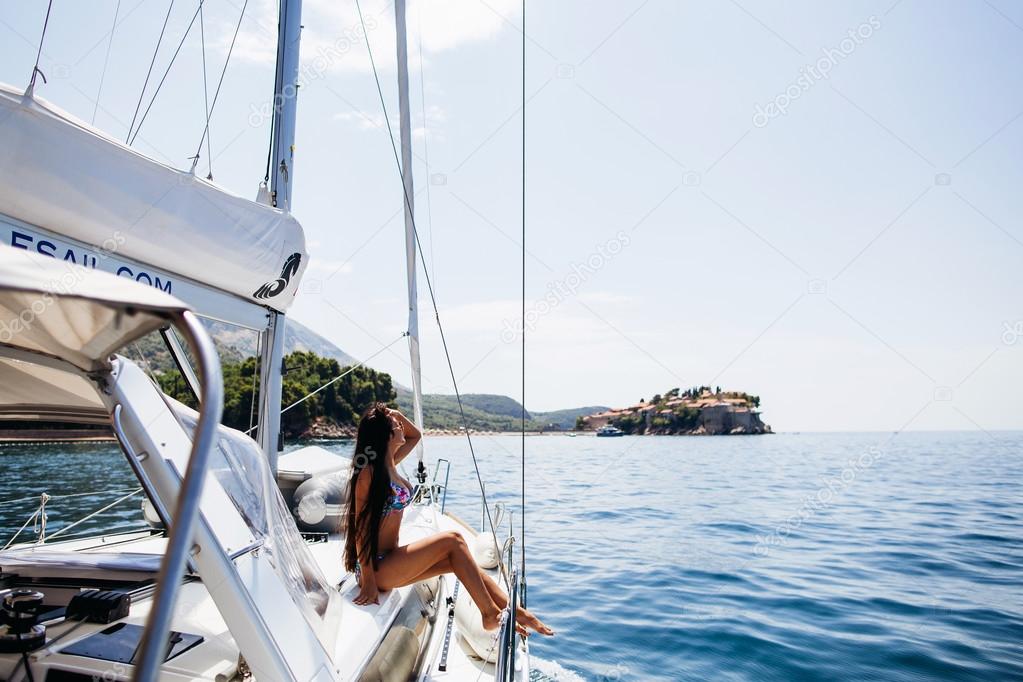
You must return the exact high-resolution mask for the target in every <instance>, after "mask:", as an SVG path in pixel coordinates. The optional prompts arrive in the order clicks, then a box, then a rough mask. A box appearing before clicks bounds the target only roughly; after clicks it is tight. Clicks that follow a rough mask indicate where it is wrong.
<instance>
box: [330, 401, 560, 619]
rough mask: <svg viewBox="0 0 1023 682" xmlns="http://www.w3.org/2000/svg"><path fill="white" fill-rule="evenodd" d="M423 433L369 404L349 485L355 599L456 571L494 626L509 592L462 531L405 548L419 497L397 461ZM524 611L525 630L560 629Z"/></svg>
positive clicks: (348, 546)
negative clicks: (409, 511)
mask: <svg viewBox="0 0 1023 682" xmlns="http://www.w3.org/2000/svg"><path fill="white" fill-rule="evenodd" d="M420 439H422V434H421V433H420V432H419V429H417V428H416V427H415V425H414V424H413V423H412V422H410V421H409V420H408V419H407V418H406V417H405V415H403V414H402V413H401V412H399V411H398V410H392V409H389V408H388V407H387V406H386V405H384V404H383V403H376V404H375V405H373V406H372V407H371V408H369V409H368V410H367V411H366V412H365V413H364V414H363V415H362V420H361V421H360V422H359V431H358V435H357V436H356V440H355V456H354V457H353V458H352V475H351V480H350V483H349V487H348V489H349V491H353V492H352V493H350V495H349V503H348V509H347V512H346V514H345V529H344V530H345V536H346V537H345V568H347V569H348V570H349V571H354V572H355V574H356V577H357V578H358V580H359V587H360V588H361V589H360V590H359V595H358V596H357V597H356V598H355V600H354V601H355V603H356V604H360V605H365V604H376V603H379V602H378V599H377V597H378V595H379V593H380V592H382V591H386V590H393V589H394V588H396V587H403V586H405V585H411V584H413V583H417V582H419V581H421V580H426V579H428V578H432V577H434V576H437V575H442V574H444V573H454V574H455V575H456V576H457V577H458V579H459V580H460V581H461V582H462V584H463V585H464V586H465V589H466V590H468V592H469V595H470V596H471V597H472V599H473V601H474V602H476V606H478V607H479V610H480V613H482V614H483V627H484V628H485V629H487V630H494V629H496V628H497V627H498V626H499V625H500V623H501V612H502V611H503V610H504V609H505V608H506V607H507V606H508V597H507V596H506V595H505V594H504V592H503V591H502V590H501V588H500V587H498V585H497V583H496V582H494V580H493V579H492V578H491V577H490V576H488V575H486V574H485V573H483V572H482V571H481V570H480V568H479V566H477V565H476V561H475V559H473V557H472V554H471V553H470V552H469V547H468V546H467V545H466V543H465V540H464V539H463V538H462V536H461V535H460V534H459V533H457V532H454V531H451V532H447V533H438V534H437V535H433V536H431V537H428V538H425V539H423V540H418V541H416V542H413V543H412V544H409V545H403V546H400V547H399V546H398V529H399V527H400V526H401V517H402V514H403V513H404V509H405V507H407V506H408V505H409V504H410V503H411V502H412V485H411V484H410V483H409V482H408V481H406V480H405V479H404V478H402V477H401V475H400V474H398V470H397V465H398V463H399V462H401V461H402V460H403V459H405V457H407V456H408V454H409V453H410V452H412V450H414V449H415V447H416V444H417V443H418V442H419V441H420ZM517 613H518V618H517V620H518V626H519V631H520V632H522V633H523V634H525V632H526V630H525V628H529V629H530V630H533V631H535V632H540V633H543V634H545V635H553V634H554V631H553V630H551V629H550V628H549V627H547V626H546V625H544V624H543V623H542V622H541V621H540V620H539V619H538V618H537V617H536V616H534V615H533V614H532V613H530V612H529V611H527V610H526V609H523V608H519V609H518V610H517Z"/></svg>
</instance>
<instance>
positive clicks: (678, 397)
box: [575, 386, 772, 436]
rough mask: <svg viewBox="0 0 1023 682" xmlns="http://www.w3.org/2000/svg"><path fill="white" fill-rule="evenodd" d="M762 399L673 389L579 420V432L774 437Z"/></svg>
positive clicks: (736, 393) (733, 393)
mask: <svg viewBox="0 0 1023 682" xmlns="http://www.w3.org/2000/svg"><path fill="white" fill-rule="evenodd" d="M759 408H760V396H756V395H750V394H748V393H746V392H742V391H722V390H721V387H720V386H718V387H716V388H715V389H714V390H711V387H710V386H696V387H693V388H688V389H686V390H685V391H682V390H681V389H678V388H673V389H671V390H670V391H668V392H667V393H665V394H664V395H661V394H657V395H655V396H653V397H652V398H651V399H650V400H649V401H647V400H640V401H639V402H638V403H637V404H635V405H632V406H630V407H622V408H618V409H610V410H605V411H603V412H597V413H595V414H590V415H586V416H580V417H578V418H577V419H576V423H575V429H576V431H596V430H598V429H600V428H601V427H605V426H613V427H615V428H618V429H621V430H622V431H624V432H625V433H626V434H634V435H689V436H716V435H731V436H734V435H748V434H763V433H772V431H771V427H770V426H769V425H768V424H765V423H764V422H763V421H762V420H761V419H760V412H759Z"/></svg>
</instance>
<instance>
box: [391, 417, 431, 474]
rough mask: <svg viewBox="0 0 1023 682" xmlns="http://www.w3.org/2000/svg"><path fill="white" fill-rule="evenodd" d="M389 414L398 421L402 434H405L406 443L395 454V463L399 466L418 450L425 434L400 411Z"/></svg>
mask: <svg viewBox="0 0 1023 682" xmlns="http://www.w3.org/2000/svg"><path fill="white" fill-rule="evenodd" d="M388 412H389V414H390V415H391V416H392V417H394V418H395V419H397V420H398V423H400V424H401V430H402V433H404V434H405V442H404V443H402V444H401V447H399V448H398V449H397V450H396V451H395V453H394V463H395V464H397V463H398V462H400V461H401V460H403V459H405V458H406V457H408V456H409V453H410V452H412V451H413V450H415V449H416V445H418V444H419V441H421V440H422V439H423V433H422V431H420V430H419V429H418V428H417V427H416V425H415V424H413V423H412V422H411V421H409V418H408V417H406V416H405V415H403V414H402V413H401V412H399V411H398V410H389V411H388Z"/></svg>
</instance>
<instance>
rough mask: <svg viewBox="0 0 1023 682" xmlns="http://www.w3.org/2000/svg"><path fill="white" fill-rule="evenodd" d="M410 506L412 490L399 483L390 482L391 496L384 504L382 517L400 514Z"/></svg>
mask: <svg viewBox="0 0 1023 682" xmlns="http://www.w3.org/2000/svg"><path fill="white" fill-rule="evenodd" d="M410 504H412V490H411V489H409V488H406V487H405V486H403V485H401V484H400V483H395V482H394V481H391V494H390V495H389V496H388V497H387V501H386V502H384V516H387V515H388V514H393V513H395V512H400V511H402V510H404V509H405V507H407V506H409V505H410Z"/></svg>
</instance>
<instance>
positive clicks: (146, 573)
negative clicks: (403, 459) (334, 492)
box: [0, 506, 529, 682]
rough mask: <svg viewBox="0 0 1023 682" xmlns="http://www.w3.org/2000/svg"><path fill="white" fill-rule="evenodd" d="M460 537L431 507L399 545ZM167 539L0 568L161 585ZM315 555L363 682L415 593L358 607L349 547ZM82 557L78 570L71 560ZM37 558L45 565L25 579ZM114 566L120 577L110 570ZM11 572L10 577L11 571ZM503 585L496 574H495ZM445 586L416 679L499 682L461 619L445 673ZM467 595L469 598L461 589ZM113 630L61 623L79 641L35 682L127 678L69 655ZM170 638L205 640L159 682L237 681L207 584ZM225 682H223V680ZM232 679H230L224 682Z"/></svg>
mask: <svg viewBox="0 0 1023 682" xmlns="http://www.w3.org/2000/svg"><path fill="white" fill-rule="evenodd" d="M447 530H455V531H458V532H460V533H462V534H463V535H464V536H465V537H466V539H467V541H469V542H471V541H472V538H473V536H474V535H475V532H474V531H472V530H471V529H469V528H468V527H467V526H465V525H464V524H462V523H461V522H460V521H458V520H457V519H455V518H453V517H451V516H447V515H441V514H439V513H437V511H436V509H435V508H434V507H431V506H413V507H410V508H409V509H408V510H407V511H406V515H405V519H404V520H403V523H402V528H401V535H400V542H401V544H407V543H409V542H412V541H414V540H417V539H420V538H422V537H426V536H429V535H431V534H433V533H436V532H438V531H447ZM165 545H166V540H165V539H164V538H162V537H159V536H154V535H150V534H149V532H148V531H140V532H139V533H132V534H123V535H117V536H106V537H96V538H88V539H76V540H72V541H66V542H55V543H47V544H45V545H31V544H26V545H21V546H18V547H15V548H14V549H12V550H9V551H7V552H5V553H2V554H0V567H3V568H4V570H5V572H13V573H17V574H18V575H21V576H26V577H27V576H28V575H32V576H35V577H43V576H49V577H51V578H60V579H61V580H62V582H64V583H67V584H69V585H74V581H75V580H76V579H86V578H92V579H96V578H102V579H107V580H131V581H138V582H140V583H141V582H144V581H146V580H151V579H155V577H156V571H155V567H156V565H157V562H155V561H153V560H152V559H155V558H157V557H160V556H161V555H162V552H163V549H164V546H165ZM309 548H310V550H311V552H312V554H313V556H314V558H315V559H316V561H317V563H318V564H319V566H320V567H321V569H322V570H323V572H324V574H325V576H326V578H327V580H328V581H329V583H330V584H331V585H335V586H337V588H338V589H339V590H340V592H341V593H342V595H343V597H344V599H343V602H342V612H341V614H342V615H341V624H340V628H339V633H338V638H337V647H336V649H335V654H334V660H335V662H336V665H337V669H338V676H339V678H340V679H342V680H354V679H357V673H358V672H359V671H360V670H362V669H363V667H364V666H365V664H366V662H367V661H368V660H369V658H370V657H371V656H372V655H373V653H374V652H375V651H376V650H377V648H378V646H379V644H380V642H381V641H382V640H383V638H384V637H385V636H386V635H387V633H388V630H389V629H390V627H391V625H392V622H393V621H394V619H395V617H396V616H397V614H398V613H399V610H400V609H401V606H402V605H403V604H405V603H406V601H407V600H408V599H409V597H410V593H411V592H412V591H413V590H415V589H416V588H415V587H414V586H410V587H405V588H401V589H398V590H392V591H390V592H387V593H384V594H383V595H381V600H380V604H376V605H370V606H358V605H356V604H354V603H352V601H351V599H352V598H353V597H354V596H355V594H357V589H358V588H357V585H356V583H355V579H354V576H352V575H351V574H348V573H347V572H346V571H345V570H344V569H343V567H342V561H341V555H342V552H343V544H342V539H341V538H340V537H339V536H333V537H330V538H329V539H328V540H327V541H326V542H314V543H311V544H310V545H309ZM58 557H68V558H69V559H71V560H69V561H66V562H56V563H50V560H53V559H55V558H58ZM75 557H78V558H79V562H78V565H75V562H74V561H73V559H74V558H75ZM33 558H34V559H38V560H39V563H37V564H35V565H34V566H32V568H31V570H26V566H27V565H28V564H32V563H34V562H33ZM90 559H92V560H100V561H101V562H102V564H101V565H102V566H103V568H97V567H96V566H93V567H91V568H90V566H89V563H90ZM110 566H116V568H109V567H110ZM8 567H10V568H8ZM490 573H491V575H492V576H493V577H494V578H495V579H498V576H497V571H490ZM441 584H442V587H441V589H440V594H439V596H438V597H437V610H436V619H435V622H434V624H433V626H432V632H430V633H429V635H428V640H427V645H426V647H425V651H424V652H423V653H422V656H423V660H424V664H423V665H422V667H421V671H420V674H419V677H418V679H419V680H421V681H426V680H437V681H451V682H461V681H462V680H465V681H476V680H488V679H490V680H492V679H493V677H494V672H495V671H494V668H495V666H494V665H493V664H491V663H485V662H484V661H483V660H481V658H480V657H479V656H477V655H476V654H475V653H474V652H473V651H472V649H471V648H470V647H469V646H468V645H467V644H466V643H465V641H464V640H463V638H462V636H461V634H460V633H459V631H458V623H457V620H455V621H453V625H452V633H451V637H450V645H449V648H448V655H447V661H446V662H447V669H446V671H441V670H439V664H440V659H441V652H442V649H443V643H444V635H445V630H446V627H447V623H448V606H447V604H446V598H447V597H449V596H451V594H452V592H453V590H454V586H455V578H454V576H452V575H448V576H444V577H443V578H442V579H441ZM40 589H42V591H43V592H44V593H46V594H47V596H48V598H49V599H48V600H47V603H50V601H51V600H53V601H58V602H59V601H61V600H64V601H66V599H68V598H70V595H71V594H73V593H74V592H75V591H76V590H75V588H74V587H71V588H70V589H69V588H61V589H56V588H49V587H46V586H44V587H42V588H40ZM463 591H464V590H463ZM150 603H151V601H150V599H149V598H148V597H144V598H138V599H136V600H135V601H133V603H132V606H131V612H130V614H129V616H128V617H127V618H126V619H124V620H123V621H119V622H124V623H131V624H135V625H139V626H143V625H145V620H146V616H147V615H148V613H149V607H150ZM108 627H110V626H109V625H97V624H91V623H90V624H84V625H79V626H77V627H76V626H74V625H68V624H66V623H56V624H54V625H51V626H49V627H48V628H47V635H48V641H52V640H53V639H55V638H58V637H61V636H62V635H63V634H64V633H66V632H68V631H69V630H72V629H73V633H72V634H70V635H69V636H67V637H66V638H63V639H61V640H60V641H59V642H58V643H57V644H56V646H47V647H43V648H41V649H39V650H37V651H35V652H32V653H31V654H29V660H30V661H31V662H32V669H33V670H32V671H33V674H34V676H35V679H44V678H45V675H46V672H45V671H46V670H48V669H51V668H56V669H60V670H67V671H75V672H79V673H82V674H86V675H90V676H91V675H97V676H99V677H100V679H111V680H121V679H125V680H126V679H129V678H130V676H131V667H130V666H127V665H124V664H120V663H111V662H109V661H103V660H99V659H92V658H85V657H82V656H73V655H68V654H65V653H61V651H62V650H63V649H64V648H66V647H67V646H69V645H72V644H74V643H76V642H79V641H81V640H83V639H84V638H86V637H88V636H89V635H92V634H94V633H96V632H99V631H101V630H104V629H106V628H108ZM172 629H173V630H175V631H177V632H184V633H189V634H194V635H200V636H202V637H203V640H204V641H203V642H202V644H200V645H198V646H195V647H194V648H192V649H190V650H188V651H186V652H185V653H183V654H180V655H179V656H177V657H175V658H174V659H173V660H171V661H169V662H168V663H166V664H164V666H163V668H162V669H161V676H160V679H161V680H168V681H173V682H177V681H179V680H210V681H213V680H217V679H230V677H231V676H232V675H233V674H234V672H235V670H236V668H237V660H238V647H237V645H236V644H235V641H234V639H233V637H232V636H231V633H230V631H229V630H228V628H227V625H226V623H225V622H224V619H223V618H222V617H221V615H220V613H219V612H218V610H217V608H216V605H215V604H214V602H213V599H212V598H211V597H210V594H209V592H208V590H207V588H206V586H205V585H203V583H202V582H200V581H198V580H191V581H188V582H186V584H184V585H183V586H182V588H181V590H180V592H179V600H178V604H177V607H176V609H175V615H174V620H173V625H172ZM516 658H517V665H516V668H517V671H516V679H518V680H525V679H527V678H528V670H529V666H528V648H527V647H526V646H525V645H524V644H520V647H519V652H518V653H517V656H516ZM18 660H19V657H18V656H16V655H10V654H5V655H0V678H2V679H9V678H10V677H11V675H12V673H14V669H15V667H16V665H17V664H18ZM23 674H24V672H23V671H21V672H18V673H17V676H16V677H15V678H14V679H18V678H20V677H21V676H22V675H23ZM218 676H221V677H219V678H218ZM224 676H226V677H224Z"/></svg>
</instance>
